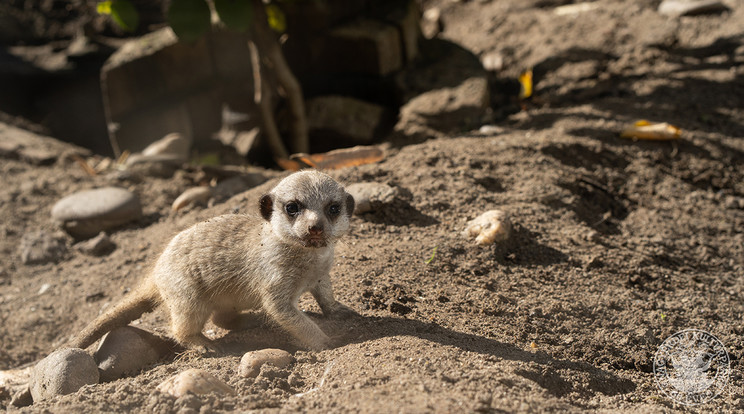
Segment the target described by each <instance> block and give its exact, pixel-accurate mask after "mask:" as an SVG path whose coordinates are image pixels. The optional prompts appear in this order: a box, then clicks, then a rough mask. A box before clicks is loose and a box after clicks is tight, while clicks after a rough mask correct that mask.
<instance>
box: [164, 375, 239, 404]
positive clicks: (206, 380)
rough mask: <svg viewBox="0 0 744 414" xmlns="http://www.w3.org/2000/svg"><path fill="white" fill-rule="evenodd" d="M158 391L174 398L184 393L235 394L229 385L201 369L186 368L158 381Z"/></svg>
mask: <svg viewBox="0 0 744 414" xmlns="http://www.w3.org/2000/svg"><path fill="white" fill-rule="evenodd" d="M156 389H157V390H158V391H160V392H162V393H165V394H170V395H172V396H174V397H176V398H179V397H182V396H184V395H186V394H194V395H203V394H209V393H215V394H229V395H235V390H233V389H232V388H231V387H230V386H229V385H227V384H226V383H225V382H223V381H222V380H220V379H218V378H217V377H215V376H214V375H212V374H210V373H209V372H207V371H204V370H202V369H196V368H192V369H188V370H186V371H184V372H182V373H180V374H176V375H174V376H172V377H170V378H168V379H167V380H165V381H163V382H162V383H160V385H158V386H157V388H156Z"/></svg>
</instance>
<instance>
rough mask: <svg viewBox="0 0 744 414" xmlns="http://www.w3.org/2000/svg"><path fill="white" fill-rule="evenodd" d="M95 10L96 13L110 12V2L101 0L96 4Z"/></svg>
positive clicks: (107, 13)
mask: <svg viewBox="0 0 744 414" xmlns="http://www.w3.org/2000/svg"><path fill="white" fill-rule="evenodd" d="M96 11H97V12H98V14H106V15H109V14H111V2H110V1H102V2H99V3H98V4H96Z"/></svg>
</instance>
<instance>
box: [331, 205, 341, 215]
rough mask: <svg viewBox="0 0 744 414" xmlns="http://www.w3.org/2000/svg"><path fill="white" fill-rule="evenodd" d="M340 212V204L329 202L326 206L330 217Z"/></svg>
mask: <svg viewBox="0 0 744 414" xmlns="http://www.w3.org/2000/svg"><path fill="white" fill-rule="evenodd" d="M339 214H341V205H340V204H335V203H334V204H331V205H330V206H328V215H329V216H331V217H335V216H338V215H339Z"/></svg>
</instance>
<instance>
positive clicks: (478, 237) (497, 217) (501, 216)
mask: <svg viewBox="0 0 744 414" xmlns="http://www.w3.org/2000/svg"><path fill="white" fill-rule="evenodd" d="M511 228H512V226H511V221H509V217H508V216H507V215H506V213H504V212H503V211H501V210H490V211H486V212H485V213H483V214H481V215H480V216H478V217H476V218H475V219H473V220H471V221H469V222H468V223H467V225H466V226H465V231H464V232H463V234H464V235H465V237H467V238H469V239H475V242H476V243H477V244H480V245H488V244H493V243H495V242H503V241H506V240H508V239H509V236H511Z"/></svg>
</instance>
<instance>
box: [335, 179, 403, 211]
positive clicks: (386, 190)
mask: <svg viewBox="0 0 744 414" xmlns="http://www.w3.org/2000/svg"><path fill="white" fill-rule="evenodd" d="M346 191H348V192H349V194H351V195H352V197H354V202H355V206H354V214H357V215H359V214H364V213H367V212H369V211H372V210H374V209H377V208H380V207H381V206H383V205H385V204H390V203H392V201H393V199H395V196H396V195H397V194H398V192H397V190H396V189H395V188H393V187H390V186H389V185H386V184H380V183H356V184H351V185H349V186H347V187H346Z"/></svg>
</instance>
